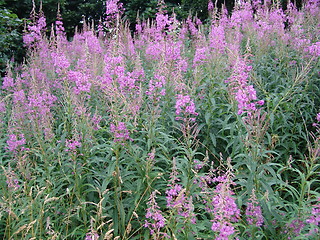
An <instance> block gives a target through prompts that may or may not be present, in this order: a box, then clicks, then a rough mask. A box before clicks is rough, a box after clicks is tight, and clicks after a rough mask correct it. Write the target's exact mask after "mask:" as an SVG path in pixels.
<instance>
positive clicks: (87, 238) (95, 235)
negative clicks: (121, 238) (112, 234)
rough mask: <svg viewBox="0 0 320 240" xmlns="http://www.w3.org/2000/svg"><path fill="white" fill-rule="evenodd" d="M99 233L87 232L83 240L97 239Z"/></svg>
mask: <svg viewBox="0 0 320 240" xmlns="http://www.w3.org/2000/svg"><path fill="white" fill-rule="evenodd" d="M98 239H99V235H98V233H96V232H89V233H87V234H86V238H85V239H84V240H98Z"/></svg>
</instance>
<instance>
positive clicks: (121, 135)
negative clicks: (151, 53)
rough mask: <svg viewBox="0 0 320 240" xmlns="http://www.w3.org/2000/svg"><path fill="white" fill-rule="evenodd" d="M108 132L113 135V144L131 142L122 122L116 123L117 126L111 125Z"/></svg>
mask: <svg viewBox="0 0 320 240" xmlns="http://www.w3.org/2000/svg"><path fill="white" fill-rule="evenodd" d="M110 131H111V132H112V133H113V134H114V141H115V142H124V141H126V140H132V139H131V138H130V136H129V131H128V129H127V127H126V124H125V123H124V122H118V123H117V125H115V124H113V123H111V124H110Z"/></svg>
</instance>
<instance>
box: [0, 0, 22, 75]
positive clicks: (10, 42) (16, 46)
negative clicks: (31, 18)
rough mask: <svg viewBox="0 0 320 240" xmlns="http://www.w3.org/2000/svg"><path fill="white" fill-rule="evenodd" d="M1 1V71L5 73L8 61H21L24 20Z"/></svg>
mask: <svg viewBox="0 0 320 240" xmlns="http://www.w3.org/2000/svg"><path fill="white" fill-rule="evenodd" d="M1 3H3V2H0V73H1V76H3V75H4V73H5V69H6V66H7V63H8V62H11V61H13V60H14V61H18V62H21V61H22V58H23V55H24V49H23V46H22V34H21V31H22V27H23V21H22V20H21V19H19V18H18V16H17V15H16V14H14V13H12V12H11V11H10V10H8V9H6V8H4V7H3V6H2V5H1Z"/></svg>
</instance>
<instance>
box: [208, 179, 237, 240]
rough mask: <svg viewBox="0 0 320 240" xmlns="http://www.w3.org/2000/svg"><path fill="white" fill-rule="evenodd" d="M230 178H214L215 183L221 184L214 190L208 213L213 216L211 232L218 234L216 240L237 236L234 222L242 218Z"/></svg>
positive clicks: (225, 239) (226, 239)
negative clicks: (231, 187)
mask: <svg viewBox="0 0 320 240" xmlns="http://www.w3.org/2000/svg"><path fill="white" fill-rule="evenodd" d="M229 178H230V176H227V175H224V176H220V177H218V178H214V179H213V181H214V182H219V184H218V185H217V186H216V189H215V190H214V193H215V194H214V196H213V197H212V199H211V202H210V205H211V206H209V208H208V209H207V211H208V212H211V213H212V214H213V220H212V226H211V230H212V231H214V232H216V233H217V234H218V236H217V238H216V239H219V240H228V239H229V237H230V236H231V235H233V234H235V228H234V226H233V225H232V223H233V222H237V221H238V220H239V218H240V210H239V208H238V206H237V204H236V202H235V198H234V197H233V196H232V195H234V192H233V191H232V190H231V189H230V185H231V184H233V182H231V180H230V179H229Z"/></svg>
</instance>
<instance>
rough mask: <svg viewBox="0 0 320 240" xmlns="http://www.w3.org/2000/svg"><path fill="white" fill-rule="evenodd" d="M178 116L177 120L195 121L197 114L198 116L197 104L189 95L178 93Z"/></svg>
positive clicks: (176, 106)
mask: <svg viewBox="0 0 320 240" xmlns="http://www.w3.org/2000/svg"><path fill="white" fill-rule="evenodd" d="M175 108H176V115H177V116H178V117H176V119H177V120H181V119H182V120H187V119H189V120H190V121H195V118H194V117H195V116H198V113H197V112H196V106H195V104H194V102H193V100H192V99H191V98H190V96H189V95H183V94H177V95H176V105H175Z"/></svg>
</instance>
